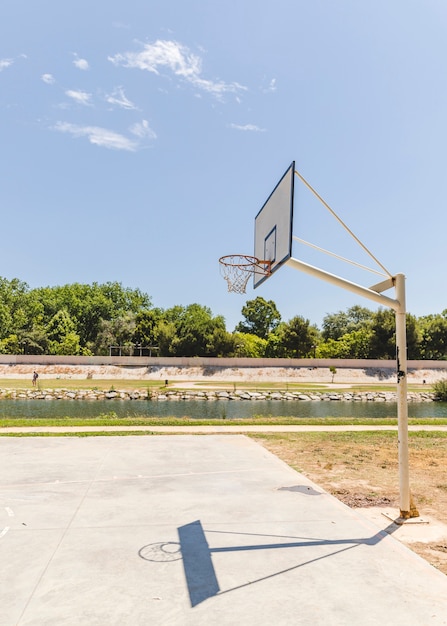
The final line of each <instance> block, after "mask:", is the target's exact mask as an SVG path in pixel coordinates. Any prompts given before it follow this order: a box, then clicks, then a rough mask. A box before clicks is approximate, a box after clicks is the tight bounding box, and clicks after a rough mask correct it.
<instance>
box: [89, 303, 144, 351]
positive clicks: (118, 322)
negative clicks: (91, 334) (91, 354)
mask: <svg viewBox="0 0 447 626" xmlns="http://www.w3.org/2000/svg"><path fill="white" fill-rule="evenodd" d="M134 332H135V315H134V314H133V313H125V314H124V315H122V316H121V317H117V318H115V319H112V320H106V319H103V320H101V323H100V328H99V332H98V336H97V339H96V344H95V353H96V354H104V355H106V354H109V350H110V346H124V347H127V348H128V351H129V354H130V355H131V354H132V352H133V345H134V344H133V335H134Z"/></svg>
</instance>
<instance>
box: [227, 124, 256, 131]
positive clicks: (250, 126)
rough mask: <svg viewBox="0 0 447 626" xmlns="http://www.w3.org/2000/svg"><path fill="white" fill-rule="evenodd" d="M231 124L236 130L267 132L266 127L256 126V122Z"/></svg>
mask: <svg viewBox="0 0 447 626" xmlns="http://www.w3.org/2000/svg"><path fill="white" fill-rule="evenodd" d="M229 126H230V128H234V129H235V130H244V131H250V132H253V133H265V128H260V127H259V126H255V125H254V124H245V125H243V126H242V125H240V124H230V125H229Z"/></svg>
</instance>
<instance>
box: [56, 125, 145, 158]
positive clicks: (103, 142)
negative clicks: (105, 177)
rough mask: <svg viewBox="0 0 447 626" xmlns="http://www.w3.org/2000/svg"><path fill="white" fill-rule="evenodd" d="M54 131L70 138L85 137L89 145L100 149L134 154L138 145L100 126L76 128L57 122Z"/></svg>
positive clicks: (76, 126)
mask: <svg viewBox="0 0 447 626" xmlns="http://www.w3.org/2000/svg"><path fill="white" fill-rule="evenodd" d="M54 129H55V130H57V131H59V132H61V133H68V134H69V135H72V137H87V138H88V140H89V142H90V143H92V144H93V145H95V146H100V147H102V148H109V149H111V150H127V151H128V152H135V151H136V150H137V148H138V143H137V142H135V141H133V140H132V139H129V138H128V137H125V136H124V135H121V134H120V133H116V132H114V131H113V130H109V129H107V128H101V127H100V126H78V125H77V124H70V123H68V122H57V124H56V125H55V126H54Z"/></svg>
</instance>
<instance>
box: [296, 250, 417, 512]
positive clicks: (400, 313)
mask: <svg viewBox="0 0 447 626" xmlns="http://www.w3.org/2000/svg"><path fill="white" fill-rule="evenodd" d="M286 264H287V265H289V266H290V267H293V268H294V269H296V270H299V271H301V272H304V273H305V274H309V275H310V276H314V277H315V278H320V279H321V280H324V281H326V282H328V283H331V284H332V285H336V286H337V287H342V288H343V289H347V290H348V291H352V292H353V293H356V294H359V295H361V296H364V297H365V298H368V299H369V300H373V301H375V302H378V303H379V304H382V305H383V306H387V307H389V308H391V309H393V310H394V311H395V314H396V365H397V429H398V455H399V498H400V502H399V507H400V516H401V518H403V519H408V518H410V517H417V516H418V515H419V513H418V511H417V510H416V508H414V507H413V508H412V505H411V497H410V475H409V474H410V473H409V458H408V400H407V320H406V314H407V312H406V303H405V276H404V275H403V274H396V276H394V277H393V282H394V286H395V289H396V299H393V298H388V297H387V296H384V295H383V294H382V293H379V292H377V291H374V290H373V289H368V288H367V287H363V286H362V285H358V284H356V283H352V282H350V281H348V280H345V279H344V278H341V277H340V276H336V275H335V274H330V273H329V272H326V271H325V270H321V269H319V268H317V267H314V266H313V265H309V264H308V263H304V262H303V261H299V260H298V259H294V258H290V259H288V261H286Z"/></svg>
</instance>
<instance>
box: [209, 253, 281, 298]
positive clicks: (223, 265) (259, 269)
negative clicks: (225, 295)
mask: <svg viewBox="0 0 447 626" xmlns="http://www.w3.org/2000/svg"><path fill="white" fill-rule="evenodd" d="M219 263H220V273H221V274H222V276H223V277H224V278H225V280H226V281H227V285H228V291H232V292H233V293H245V289H246V287H247V283H248V279H249V278H250V276H252V275H254V274H262V275H264V276H268V275H269V274H270V273H271V269H270V268H271V265H272V262H271V261H260V260H259V259H257V258H256V257H255V256H250V255H248V254H228V255H227V256H222V257H220V259H219Z"/></svg>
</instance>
